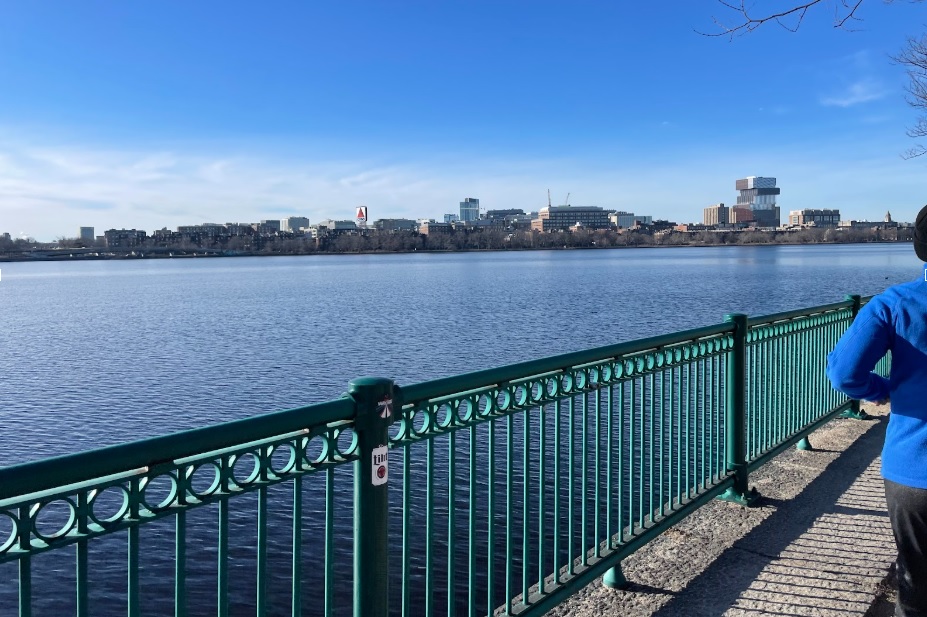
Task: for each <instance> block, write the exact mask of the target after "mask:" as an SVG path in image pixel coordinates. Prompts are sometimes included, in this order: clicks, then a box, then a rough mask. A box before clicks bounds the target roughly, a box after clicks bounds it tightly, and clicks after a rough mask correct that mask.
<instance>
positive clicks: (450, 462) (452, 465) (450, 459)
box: [447, 408, 457, 617]
mask: <svg viewBox="0 0 927 617" xmlns="http://www.w3.org/2000/svg"><path fill="white" fill-rule="evenodd" d="M448 413H449V414H453V411H452V410H451V409H450V408H448ZM451 417H453V415H452V416H451ZM456 450H457V432H456V431H452V432H451V434H450V435H448V436H447V615H448V617H454V615H455V614H456V609H457V606H456V605H457V602H456V600H457V598H456V597H455V594H454V587H455V583H456V576H455V574H454V573H455V571H456V570H457V568H455V567H454V553H455V551H456V548H457V547H456V545H455V542H454V540H455V538H454V536H455V533H454V532H455V529H454V527H455V524H456V512H455V511H456V510H457V507H456V499H455V488H456V487H455V486H454V485H455V483H456V480H457V477H456V476H457V461H456V460H455V459H456V454H457V452H456Z"/></svg>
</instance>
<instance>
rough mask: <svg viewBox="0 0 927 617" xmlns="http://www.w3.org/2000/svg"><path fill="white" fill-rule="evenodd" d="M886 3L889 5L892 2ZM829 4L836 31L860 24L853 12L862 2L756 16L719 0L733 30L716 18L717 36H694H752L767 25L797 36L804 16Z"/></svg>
mask: <svg viewBox="0 0 927 617" xmlns="http://www.w3.org/2000/svg"><path fill="white" fill-rule="evenodd" d="M888 1H889V2H890V1H891V0H888ZM828 2H833V3H834V27H835V28H844V27H845V26H846V25H847V23H848V22H850V21H860V20H859V18H858V17H857V16H856V11H857V10H858V9H859V7H860V6H861V5H862V4H863V2H864V0H808V1H807V2H805V3H804V4H797V5H795V6H793V7H792V8H789V9H785V10H782V11H779V12H778V13H768V14H765V15H759V16H757V15H756V14H755V13H753V12H752V8H748V7H747V2H746V0H740V2H739V3H737V4H734V3H732V2H729V1H728V0H718V3H719V4H721V5H722V6H724V7H726V8H728V9H731V10H732V11H734V12H735V13H737V14H738V18H737V22H736V23H735V24H734V25H733V26H728V25H725V24H723V23H721V21H719V20H718V18H716V17H713V18H712V21H713V22H714V23H715V25H716V26H718V28H720V31H719V32H699V31H697V30H696V32H698V33H699V34H701V35H704V36H730V37H734V36H740V35H743V34H747V33H748V32H753V31H754V30H756V29H757V28H759V27H760V26H762V25H763V24H766V23H770V22H775V23H777V24H779V25H780V26H781V27H783V28H785V29H786V30H788V31H789V32H797V31H798V29H799V28H800V27H801V24H802V22H803V21H804V19H805V15H807V14H808V11H809V10H810V9H812V8H814V7H815V6H816V5H818V4H826V3H828ZM789 18H791V19H792V20H793V22H792V23H789V22H787V21H784V20H787V19H789Z"/></svg>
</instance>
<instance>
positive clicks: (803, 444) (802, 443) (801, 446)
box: [795, 437, 814, 452]
mask: <svg viewBox="0 0 927 617" xmlns="http://www.w3.org/2000/svg"><path fill="white" fill-rule="evenodd" d="M795 449H796V450H803V451H806V452H807V451H810V450H814V448H812V447H811V442H810V441H808V438H807V437H802V438H801V439H800V440H799V442H798V443H797V444H795Z"/></svg>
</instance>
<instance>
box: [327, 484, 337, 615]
mask: <svg viewBox="0 0 927 617" xmlns="http://www.w3.org/2000/svg"><path fill="white" fill-rule="evenodd" d="M334 610H335V468H334V467H329V468H328V469H326V470H325V617H332V614H333V613H334Z"/></svg>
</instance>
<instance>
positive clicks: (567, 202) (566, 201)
mask: <svg viewBox="0 0 927 617" xmlns="http://www.w3.org/2000/svg"><path fill="white" fill-rule="evenodd" d="M570 195H571V193H567V198H566V200H564V202H563V205H564V206H569V205H570Z"/></svg>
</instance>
